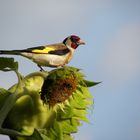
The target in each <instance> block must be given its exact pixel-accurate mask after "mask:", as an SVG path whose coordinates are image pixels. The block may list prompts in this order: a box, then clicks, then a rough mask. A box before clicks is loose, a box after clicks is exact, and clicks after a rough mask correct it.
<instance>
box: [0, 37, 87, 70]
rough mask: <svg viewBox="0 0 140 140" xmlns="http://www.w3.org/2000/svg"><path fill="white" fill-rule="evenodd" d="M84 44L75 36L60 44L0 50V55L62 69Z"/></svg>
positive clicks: (40, 65)
mask: <svg viewBox="0 0 140 140" xmlns="http://www.w3.org/2000/svg"><path fill="white" fill-rule="evenodd" d="M84 44H85V42H84V41H82V40H81V39H80V37H79V36H77V35H70V36H68V37H66V38H65V39H64V40H63V41H62V42H60V43H55V44H50V45H42V46H38V47H32V48H27V49H23V50H0V55H20V56H23V57H26V58H28V59H30V60H32V61H33V62H34V63H36V64H37V65H38V67H39V68H40V70H43V68H42V67H44V66H46V67H63V66H65V65H66V64H68V63H69V62H70V60H71V59H72V58H73V55H74V52H75V50H76V49H77V48H78V46H79V45H84Z"/></svg>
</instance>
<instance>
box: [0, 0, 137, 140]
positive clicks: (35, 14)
mask: <svg viewBox="0 0 140 140" xmlns="http://www.w3.org/2000/svg"><path fill="white" fill-rule="evenodd" d="M71 34H76V35H79V36H80V37H81V38H82V39H83V40H84V41H85V42H86V45H85V46H83V47H79V48H78V49H77V50H76V53H75V56H74V58H73V60H72V61H71V62H70V64H69V65H71V66H75V67H79V68H81V69H83V72H84V73H85V74H86V76H87V79H89V80H95V81H103V82H102V84H100V85H98V86H96V87H94V88H91V89H90V91H91V92H92V94H93V96H94V101H95V104H94V110H93V112H92V113H90V115H89V119H90V122H91V123H90V124H86V123H83V126H82V127H81V128H79V130H80V131H79V133H78V134H76V135H74V137H75V140H85V139H87V140H104V139H107V140H118V139H119V140H124V139H125V140H139V139H140V102H139V100H140V92H139V91H140V86H139V83H140V82H139V80H140V63H139V60H140V38H139V37H140V1H139V0H98V1H97V0H86V1H84V0H77V1H74V0H71V1H66V0H59V1H57V0H30V1H29V0H24V1H21V0H12V1H10V0H1V1H0V49H24V48H28V47H34V46H38V45H44V44H50V43H55V42H60V41H62V40H63V39H64V38H65V37H67V36H69V35H71ZM14 58H15V59H16V60H17V61H18V62H19V66H20V67H19V70H20V72H21V73H22V74H24V75H26V74H28V73H31V72H33V71H37V70H38V68H37V67H36V65H35V64H34V63H32V62H30V61H29V60H27V59H25V58H22V57H18V56H15V57H14ZM0 79H3V80H0V85H1V86H2V87H5V88H8V87H10V86H11V85H12V84H13V83H15V82H16V78H15V74H13V73H3V72H0ZM0 139H3V140H8V138H7V137H3V136H0Z"/></svg>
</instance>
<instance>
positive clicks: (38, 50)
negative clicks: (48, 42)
mask: <svg viewBox="0 0 140 140" xmlns="http://www.w3.org/2000/svg"><path fill="white" fill-rule="evenodd" d="M54 50H55V49H54V48H49V47H46V48H44V49H42V50H40V49H34V50H32V52H34V53H44V54H45V53H46V54H47V53H48V52H49V51H54Z"/></svg>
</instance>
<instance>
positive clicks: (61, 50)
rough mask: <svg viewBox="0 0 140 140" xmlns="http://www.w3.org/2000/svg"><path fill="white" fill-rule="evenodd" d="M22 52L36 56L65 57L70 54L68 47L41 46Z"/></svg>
mask: <svg viewBox="0 0 140 140" xmlns="http://www.w3.org/2000/svg"><path fill="white" fill-rule="evenodd" d="M21 52H29V53H36V54H53V55H65V54H67V53H69V52H70V50H69V49H68V48H67V47H64V46H62V47H60V46H58V47H57V46H39V47H33V48H28V49H25V50H21Z"/></svg>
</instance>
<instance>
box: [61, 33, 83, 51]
mask: <svg viewBox="0 0 140 140" xmlns="http://www.w3.org/2000/svg"><path fill="white" fill-rule="evenodd" d="M63 43H64V44H65V45H66V46H67V47H70V48H73V49H76V48H77V47H78V46H79V45H84V44H85V42H84V41H82V40H81V39H80V37H79V36H76V35H71V36H69V37H67V38H65V39H64V41H63Z"/></svg>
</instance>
